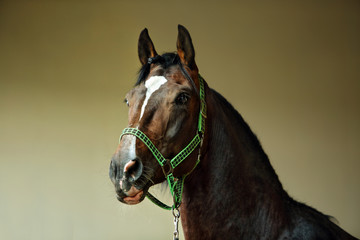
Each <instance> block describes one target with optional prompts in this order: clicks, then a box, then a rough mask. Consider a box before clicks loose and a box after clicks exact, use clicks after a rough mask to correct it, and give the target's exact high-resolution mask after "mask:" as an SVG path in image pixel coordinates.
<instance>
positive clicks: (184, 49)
mask: <svg viewBox="0 0 360 240" xmlns="http://www.w3.org/2000/svg"><path fill="white" fill-rule="evenodd" d="M178 30H179V33H178V39H177V43H176V46H177V53H178V55H179V57H180V60H181V62H182V63H183V64H184V65H186V66H188V67H189V68H190V69H191V70H196V69H197V67H196V63H195V50H194V46H193V44H192V40H191V37H190V33H189V32H188V30H187V29H186V28H185V27H184V26H182V25H178Z"/></svg>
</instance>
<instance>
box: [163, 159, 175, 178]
mask: <svg viewBox="0 0 360 240" xmlns="http://www.w3.org/2000/svg"><path fill="white" fill-rule="evenodd" d="M161 169H162V171H163V173H164V175H165V177H167V176H168V175H169V174H170V173H173V171H174V168H173V167H172V166H171V162H170V160H169V159H166V162H165V164H164V165H163V166H161Z"/></svg>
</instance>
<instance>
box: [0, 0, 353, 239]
mask: <svg viewBox="0 0 360 240" xmlns="http://www.w3.org/2000/svg"><path fill="white" fill-rule="evenodd" d="M359 11H360V2H359V1H355V0H354V1H350V0H349V1H347V0H346V1H340V0H339V1H310V0H308V1H271V2H270V1H230V0H225V1H215V0H213V1H207V2H206V3H205V1H204V2H201V1H197V2H195V1H181V2H178V1H177V2H175V1H143V0H142V1H111V0H106V1H105V0H104V1H80V0H76V1H45V0H44V1H40V0H38V1H19V0H18V1H9V0H2V1H0V99H1V101H0V111H1V118H0V239H11V240H12V239H14V240H15V239H36V240H40V239H76V240H82V239H84V240H85V239H86V240H91V239H94V240H97V239H104V240H110V239H127V238H130V237H131V238H132V239H144V238H146V239H169V238H170V237H171V234H172V231H173V223H172V218H171V214H170V213H169V212H164V211H163V210H161V209H159V208H158V207H156V206H154V205H152V204H151V203H149V201H147V200H145V201H144V202H143V203H141V204H139V205H136V206H131V207H129V206H124V205H123V204H120V203H119V202H118V201H117V200H116V199H115V194H114V190H113V187H112V184H111V182H110V180H109V179H108V166H109V162H110V158H111V155H112V153H113V152H114V151H115V148H116V145H117V141H118V136H119V134H120V132H121V130H122V129H123V128H124V127H126V124H127V123H126V122H127V116H126V115H127V110H126V107H125V105H124V104H123V99H124V96H125V94H126V92H127V91H128V90H129V89H131V87H132V86H133V84H134V81H135V79H136V72H137V70H138V68H139V66H140V64H139V62H138V59H137V39H138V36H139V33H140V31H141V30H142V29H143V28H144V27H147V28H148V29H149V32H150V36H151V37H152V39H153V41H154V43H155V46H156V48H157V50H158V52H164V51H174V50H175V46H176V45H175V43H176V36H177V24H179V23H180V24H183V25H184V26H186V27H187V28H188V30H189V31H190V33H191V35H192V38H193V41H194V45H195V49H196V53H197V57H196V60H197V63H198V66H199V69H200V72H201V73H202V75H203V77H204V78H205V79H206V80H207V82H208V83H209V85H210V86H211V87H213V88H215V89H217V90H218V91H219V92H221V93H222V94H223V95H224V96H225V97H226V98H227V99H228V100H229V101H230V102H231V103H232V104H233V105H234V106H235V107H236V108H237V109H238V110H239V112H240V113H242V115H243V117H244V118H245V119H246V121H247V122H248V123H249V124H250V126H251V127H252V129H253V131H254V132H255V133H256V134H257V135H258V137H259V139H260V141H261V142H262V144H263V147H264V149H265V151H266V152H267V153H268V155H269V156H270V159H271V162H272V164H273V166H274V168H275V169H276V172H277V173H278V174H279V177H280V180H281V181H282V183H283V185H284V187H285V189H286V190H287V191H288V192H289V193H290V195H292V196H293V197H294V198H295V199H297V200H299V201H302V202H305V203H307V204H309V205H311V206H313V207H315V208H317V209H318V210H320V211H322V212H324V213H326V214H329V215H332V216H334V217H336V219H337V220H338V222H339V224H340V225H341V226H342V227H343V228H344V229H346V230H347V231H349V232H350V233H351V234H353V235H355V236H357V237H360V227H359V226H360V207H359V202H360V188H359V183H360V175H359V168H360V161H359V160H360V159H359V158H360V144H359V143H360V140H359V135H360V127H359V126H360V125H359V123H360V108H359V103H360V94H359V90H360V81H359V80H360V68H359V65H360V45H359V42H360V31H359V29H360V15H359V14H358V13H359ZM159 192H160V193H159V194H160V195H161V191H159Z"/></svg>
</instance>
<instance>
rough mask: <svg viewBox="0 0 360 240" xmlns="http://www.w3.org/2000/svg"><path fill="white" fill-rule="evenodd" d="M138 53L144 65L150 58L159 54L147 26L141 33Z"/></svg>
mask: <svg viewBox="0 0 360 240" xmlns="http://www.w3.org/2000/svg"><path fill="white" fill-rule="evenodd" d="M138 54H139V59H140V62H141V64H142V65H144V64H146V63H147V62H148V59H149V58H151V57H155V56H157V55H158V54H157V53H156V50H155V47H154V44H153V42H152V41H151V38H150V36H149V33H148V30H147V29H146V28H145V29H144V30H142V32H141V33H140V37H139V43H138Z"/></svg>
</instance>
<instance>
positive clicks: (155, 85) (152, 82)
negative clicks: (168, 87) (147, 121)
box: [139, 76, 167, 122]
mask: <svg viewBox="0 0 360 240" xmlns="http://www.w3.org/2000/svg"><path fill="white" fill-rule="evenodd" d="M166 82H167V79H166V78H165V77H164V76H152V77H150V78H149V79H148V80H147V81H146V82H145V87H146V88H147V91H146V95H145V100H144V103H143V105H142V106H141V112H140V118H139V122H140V120H141V118H142V116H143V115H144V112H145V107H146V105H147V103H148V101H149V99H150V97H151V95H152V94H153V93H154V92H156V91H157V90H158V89H159V88H160V87H161V85H163V84H164V83H166Z"/></svg>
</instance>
